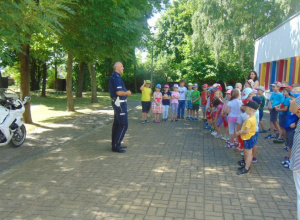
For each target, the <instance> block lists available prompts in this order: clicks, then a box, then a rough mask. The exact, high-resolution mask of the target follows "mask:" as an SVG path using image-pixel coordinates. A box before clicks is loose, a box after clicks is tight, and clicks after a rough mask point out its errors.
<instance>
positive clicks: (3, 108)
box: [0, 106, 9, 124]
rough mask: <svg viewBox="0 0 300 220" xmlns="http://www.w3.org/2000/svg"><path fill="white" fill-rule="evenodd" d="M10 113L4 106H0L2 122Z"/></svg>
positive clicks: (0, 122)
mask: <svg viewBox="0 0 300 220" xmlns="http://www.w3.org/2000/svg"><path fill="white" fill-rule="evenodd" d="M8 114H9V110H8V109H7V108H5V107H3V106H0V124H2V123H3V122H4V120H5V118H6V117H7V115H8Z"/></svg>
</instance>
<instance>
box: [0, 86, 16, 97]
mask: <svg viewBox="0 0 300 220" xmlns="http://www.w3.org/2000/svg"><path fill="white" fill-rule="evenodd" d="M1 99H2V100H4V99H13V100H17V99H19V95H18V94H17V93H16V92H15V91H13V90H11V89H3V88H1V89H0V100H1Z"/></svg>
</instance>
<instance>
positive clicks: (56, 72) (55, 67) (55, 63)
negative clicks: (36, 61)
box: [54, 58, 58, 89]
mask: <svg viewBox="0 0 300 220" xmlns="http://www.w3.org/2000/svg"><path fill="white" fill-rule="evenodd" d="M54 71H55V73H54V89H57V85H56V81H57V74H58V71H57V61H56V58H55V61H54Z"/></svg>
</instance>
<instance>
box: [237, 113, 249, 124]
mask: <svg viewBox="0 0 300 220" xmlns="http://www.w3.org/2000/svg"><path fill="white" fill-rule="evenodd" d="M248 118H249V115H248V114H247V113H246V112H243V113H242V114H240V115H239V116H238V120H237V123H238V124H240V125H243V124H244V122H245V121H246V120H247V119H248Z"/></svg>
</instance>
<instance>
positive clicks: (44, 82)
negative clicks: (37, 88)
mask: <svg viewBox="0 0 300 220" xmlns="http://www.w3.org/2000/svg"><path fill="white" fill-rule="evenodd" d="M46 82H47V64H46V62H44V63H43V84H42V93H41V97H46Z"/></svg>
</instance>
